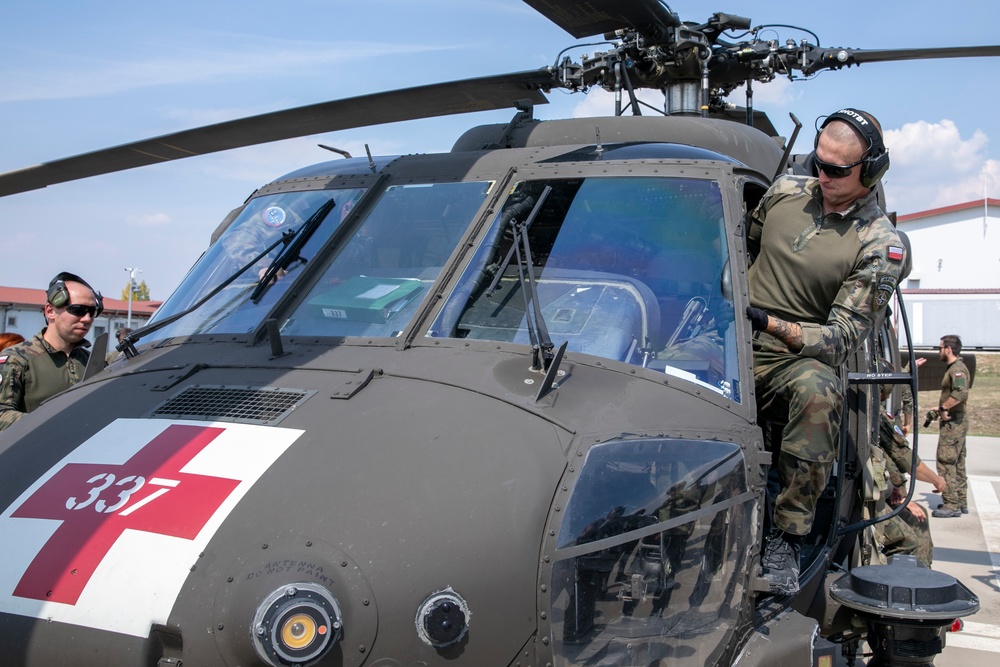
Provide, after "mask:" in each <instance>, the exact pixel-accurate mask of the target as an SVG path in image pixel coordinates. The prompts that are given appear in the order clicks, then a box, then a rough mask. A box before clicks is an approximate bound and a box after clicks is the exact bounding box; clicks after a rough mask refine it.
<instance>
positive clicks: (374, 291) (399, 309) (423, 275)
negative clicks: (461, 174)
mask: <svg viewBox="0 0 1000 667" xmlns="http://www.w3.org/2000/svg"><path fill="white" fill-rule="evenodd" d="M491 187H492V183H491V182H484V181H468V182H460V183H433V184H431V183H424V184H412V185H411V184H407V185H396V186H392V187H390V188H387V189H386V191H385V192H384V193H383V194H382V195H381V196H380V197H379V200H378V201H377V202H376V203H375V205H374V206H373V207H372V210H371V212H369V213H368V215H367V216H366V217H365V219H364V221H362V223H361V225H360V226H359V227H358V228H357V230H356V231H355V233H354V235H353V237H352V238H351V239H350V240H349V241H348V242H347V243H346V244H345V245H344V247H343V249H342V250H341V251H340V253H339V254H338V255H337V257H336V258H335V259H334V260H333V262H332V263H331V264H330V266H329V267H328V268H327V269H326V271H325V272H324V273H323V275H322V276H321V277H320V279H319V280H318V281H317V282H316V283H315V284H314V285H313V286H312V288H311V289H310V291H309V293H308V294H307V295H306V297H305V298H304V299H303V300H302V301H301V303H300V304H299V305H298V307H296V309H295V310H294V312H292V314H291V315H290V316H289V317H288V319H287V320H285V321H284V322H283V323H282V325H281V332H282V334H284V335H289V336H296V335H308V336H378V337H385V336H397V335H399V334H400V333H401V332H402V330H403V329H404V328H406V325H407V324H408V323H409V322H410V319H411V318H412V317H413V315H414V314H415V313H416V311H417V308H418V307H419V305H420V302H421V301H422V300H423V297H424V295H425V294H426V292H427V289H428V288H429V287H430V286H431V284H432V283H433V282H434V281H435V280H436V279H437V277H438V274H439V273H440V272H441V269H442V268H443V267H444V265H445V262H446V261H447V260H448V257H449V256H450V255H451V254H452V252H453V251H454V250H455V246H456V245H457V244H458V241H459V239H461V238H462V236H463V235H464V234H465V232H466V230H467V229H468V227H469V225H470V224H471V222H472V220H473V218H474V217H475V215H476V212H477V211H478V210H479V208H480V207H481V206H482V204H483V201H484V200H485V199H486V195H487V194H488V193H489V191H490V188H491Z"/></svg>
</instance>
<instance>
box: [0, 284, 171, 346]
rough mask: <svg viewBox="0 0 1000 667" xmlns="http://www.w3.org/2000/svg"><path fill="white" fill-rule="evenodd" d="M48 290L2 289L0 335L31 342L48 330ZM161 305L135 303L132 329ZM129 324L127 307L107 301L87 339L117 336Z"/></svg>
mask: <svg viewBox="0 0 1000 667" xmlns="http://www.w3.org/2000/svg"><path fill="white" fill-rule="evenodd" d="M45 300H46V299H45V290H43V289H32V288H28V287H3V286H0V333H8V332H9V333H18V334H21V335H22V336H24V337H25V338H29V339H30V338H31V337H32V336H34V335H35V334H36V333H38V331H40V330H41V328H42V327H44V326H45V312H44V308H45ZM161 303H162V302H160V301H133V302H132V328H133V329H137V328H139V327H141V326H143V325H144V324H146V323H147V322H149V318H151V317H152V316H153V314H154V313H155V312H156V309H157V308H159V306H160V304H161ZM127 322H128V303H127V302H126V301H122V300H121V299H111V298H108V297H104V312H103V313H102V314H101V315H100V317H98V318H97V319H95V320H94V325H93V326H92V327H91V329H90V333H89V334H87V339H88V340H90V342H94V339H95V338H96V337H97V336H100V335H101V334H102V333H105V332H107V333H108V334H110V335H112V336H113V335H114V334H115V332H116V331H118V329H122V328H125V325H126V323H127Z"/></svg>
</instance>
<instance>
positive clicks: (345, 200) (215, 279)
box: [150, 189, 364, 339]
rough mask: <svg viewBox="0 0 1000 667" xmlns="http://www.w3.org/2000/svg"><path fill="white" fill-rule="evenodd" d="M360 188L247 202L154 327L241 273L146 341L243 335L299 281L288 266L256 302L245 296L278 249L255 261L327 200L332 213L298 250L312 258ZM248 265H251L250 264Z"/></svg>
mask: <svg viewBox="0 0 1000 667" xmlns="http://www.w3.org/2000/svg"><path fill="white" fill-rule="evenodd" d="M362 194H364V190H363V189H350V190H314V191H309V192H289V193H283V194H276V195H265V196H262V197H258V198H256V199H252V200H250V202H248V203H247V205H246V206H245V207H244V209H243V210H242V211H241V212H240V214H239V215H238V216H237V218H236V219H235V220H234V221H233V223H232V224H231V225H230V226H229V227H228V228H227V229H226V230H225V232H223V233H222V235H221V236H220V237H219V240H218V241H216V242H215V243H214V244H212V246H211V247H210V248H209V249H208V251H207V252H206V253H205V254H204V255H203V256H202V258H201V259H200V260H199V261H198V263H197V264H195V265H194V267H193V268H192V269H191V270H190V271H189V272H188V274H187V276H186V277H185V278H184V280H183V281H182V282H181V285H180V287H178V288H177V290H176V291H175V292H174V293H173V295H171V297H170V298H169V299H168V300H167V301H166V302H165V303H164V304H163V306H162V307H161V308H160V309H159V310H158V311H157V314H156V317H155V318H154V320H153V321H154V322H155V321H157V320H161V319H164V318H166V317H168V316H170V315H173V314H174V313H178V312H181V311H183V310H185V309H187V308H190V307H191V306H193V305H194V304H196V303H198V301H199V300H200V299H202V298H203V297H204V296H205V295H207V294H208V293H209V292H211V291H212V290H213V289H215V288H216V287H217V286H219V285H220V284H222V283H223V282H225V281H226V280H227V279H228V278H230V277H231V276H233V275H234V274H235V273H237V272H238V271H240V270H241V269H244V270H243V272H242V273H241V274H240V276H239V277H238V278H237V279H236V280H234V281H233V282H232V283H231V284H229V285H228V286H227V287H226V288H225V289H223V290H222V291H221V292H220V293H219V294H217V295H215V296H214V297H212V298H211V299H210V300H209V301H208V302H206V303H205V304H204V305H202V306H201V307H199V308H198V309H197V310H195V311H194V312H192V313H190V314H188V315H187V316H185V317H183V318H181V319H179V320H178V321H176V322H174V323H172V324H170V325H168V326H166V327H164V328H163V329H161V330H159V331H157V332H154V333H153V334H151V335H150V339H162V338H168V337H171V336H185V335H191V334H201V333H247V332H250V331H252V330H253V329H254V328H256V327H257V325H259V324H260V322H261V321H262V320H263V319H264V317H265V316H266V315H267V313H268V312H269V311H270V310H271V308H272V306H273V305H274V303H275V302H276V301H277V300H278V299H279V298H280V297H281V295H283V294H284V293H285V291H286V290H287V289H288V287H289V286H290V285H291V284H292V283H293V282H294V281H295V279H296V278H297V277H298V274H299V272H300V271H301V269H302V266H303V263H302V262H296V263H293V264H291V265H290V266H289V267H288V272H287V274H284V275H282V276H281V277H279V278H278V279H277V280H276V281H275V283H274V284H273V285H272V286H271V288H270V289H269V290H268V291H267V292H266V293H265V294H264V297H263V298H262V299H261V300H260V302H259V303H257V304H254V303H252V302H250V295H251V294H252V292H253V290H254V288H255V287H256V286H257V283H258V281H259V279H260V276H261V274H262V273H263V271H264V270H266V269H267V267H268V266H270V265H271V263H272V262H273V261H274V260H275V259H276V258H277V257H278V255H279V253H280V252H281V250H282V249H283V247H284V246H283V245H282V244H279V245H278V246H277V247H275V248H273V249H272V250H271V251H270V252H267V253H266V254H265V255H264V256H263V257H260V259H259V260H258V261H256V262H253V260H254V259H256V258H257V257H258V256H260V255H261V254H262V253H264V251H265V250H266V249H267V248H268V247H269V246H271V245H273V244H274V243H275V242H276V241H278V240H279V239H281V237H282V234H285V233H289V232H292V233H295V232H298V231H299V230H300V229H301V228H302V226H303V224H304V223H305V221H306V220H308V219H309V218H310V217H311V216H312V215H313V214H314V213H316V212H317V211H318V210H319V209H320V208H321V207H322V206H323V205H324V204H326V203H327V202H328V201H329V200H330V199H333V200H334V202H335V205H334V208H333V209H332V210H331V211H330V213H329V214H328V215H327V216H326V217H325V218H324V220H323V221H322V223H321V224H320V226H319V228H318V229H317V230H316V232H315V233H314V234H313V235H312V237H311V238H310V239H309V241H308V242H307V243H306V244H305V246H304V248H303V249H302V253H301V255H302V257H303V258H305V259H307V260H308V259H312V258H314V257H315V256H316V254H317V253H318V252H319V249H320V248H321V247H322V246H323V244H324V243H325V242H326V241H327V239H329V238H330V235H331V234H333V232H334V230H336V229H337V227H339V226H340V224H341V223H342V222H343V220H344V219H345V218H346V217H347V215H348V213H349V212H350V210H351V207H352V206H353V205H354V204H355V203H356V202H357V201H358V200H359V199H360V198H361V195H362ZM251 262H253V263H252V264H251Z"/></svg>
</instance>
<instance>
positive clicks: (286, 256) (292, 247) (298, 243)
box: [250, 198, 337, 304]
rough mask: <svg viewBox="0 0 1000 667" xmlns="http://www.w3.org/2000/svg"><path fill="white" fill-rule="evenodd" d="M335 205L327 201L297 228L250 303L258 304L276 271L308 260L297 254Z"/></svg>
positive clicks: (261, 280) (266, 273) (255, 291)
mask: <svg viewBox="0 0 1000 667" xmlns="http://www.w3.org/2000/svg"><path fill="white" fill-rule="evenodd" d="M336 205H337V202H336V201H335V200H334V199H332V198H331V199H329V200H327V201H326V203H324V204H323V205H322V206H320V207H319V209H317V211H316V212H315V213H313V214H312V215H311V216H309V219H308V220H306V221H305V222H304V223H303V224H302V226H301V227H300V228H299V232H298V234H297V235H296V236H295V240H294V241H292V243H291V244H289V245H287V246H285V249H284V250H282V251H281V253H280V254H279V255H278V256H277V257H275V258H274V261H273V262H271V266H269V267H267V270H266V271H265V272H264V275H263V276H261V278H260V283H258V285H257V287H256V288H255V289H254V291H253V294H251V295H250V301H252V302H253V303H254V304H257V303H259V302H260V300H261V298H262V297H263V296H264V293H265V292H267V290H268V289H270V288H271V285H273V284H274V283H275V282H276V278H277V276H278V271H287V270H288V267H289V266H291V265H292V262H297V261H301V262H302V263H303V264H305V263H306V262H308V261H309V260H308V259H306V258H304V257H302V256H301V255H300V254H299V253H301V252H302V248H303V247H304V246H305V244H306V242H307V241H308V240H309V239H310V238H312V235H313V234H314V233H316V230H317V229H319V225H320V223H322V222H323V220H324V219H325V218H326V216H327V215H329V214H330V211H331V210H333V207H334V206H336Z"/></svg>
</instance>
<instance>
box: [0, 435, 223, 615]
mask: <svg viewBox="0 0 1000 667" xmlns="http://www.w3.org/2000/svg"><path fill="white" fill-rule="evenodd" d="M223 430H224V429H221V428H208V427H201V426H187V425H180V424H172V425H171V426H169V427H167V428H166V429H165V430H164V431H163V432H162V433H160V435H158V436H156V437H155V438H153V439H152V440H151V441H150V442H149V443H148V444H146V445H144V446H143V447H142V449H140V450H139V451H138V452H136V453H135V455H134V456H132V458H130V459H129V460H128V461H126V462H125V463H123V464H122V465H113V464H104V463H70V464H67V465H66V466H65V467H63V468H62V469H61V470H60V471H59V472H57V473H56V474H55V475H53V476H52V478H51V479H49V480H48V481H47V482H45V484H44V485H43V486H41V487H40V488H39V489H38V490H37V491H35V493H33V494H32V495H31V497H30V498H28V499H27V500H26V501H25V502H24V504H23V505H21V506H20V507H19V508H17V510H15V511H14V513H13V514H12V515H11V516H14V517H19V518H27V519H56V520H60V521H62V525H60V526H59V528H57V529H56V531H55V533H53V534H52V537H50V538H49V540H48V542H46V543H45V545H44V546H43V547H42V548H41V549H40V550H39V552H38V554H37V555H36V556H35V558H34V560H33V561H31V564H30V565H29V566H28V568H27V569H26V570H25V572H24V576H22V577H21V580H20V582H18V584H17V587H16V588H15V589H14V595H17V596H19V597H24V598H32V599H38V600H49V601H53V602H62V603H65V604H76V602H77V600H78V599H79V598H80V594H81V593H82V592H83V589H84V588H85V587H86V585H87V582H88V581H90V578H91V577H92V576H93V574H94V572H95V571H96V570H97V567H98V566H99V565H100V564H101V561H102V560H104V557H105V556H106V555H107V554H108V551H109V550H110V549H111V547H112V546H113V545H114V544H115V542H116V541H117V540H118V538H119V537H120V536H121V534H122V533H123V532H124V531H125V530H139V531H145V532H149V533H157V534H160V535H169V536H172V537H179V538H184V539H188V540H192V539H194V538H195V537H196V536H197V535H198V533H199V532H201V529H202V528H203V527H204V526H205V524H206V523H207V522H208V520H209V519H210V518H211V517H212V515H213V514H214V513H215V511H216V510H217V509H218V508H219V506H220V505H222V503H223V502H225V500H226V498H228V497H229V494H230V493H232V491H233V489H235V488H236V487H237V486H238V485H239V483H240V482H239V480H232V479H226V478H223V477H209V476H205V475H194V474H190V473H182V472H181V468H183V467H184V466H185V465H187V463H188V462H189V461H190V460H191V459H193V458H194V457H195V456H196V455H197V454H198V453H199V452H201V451H202V450H203V449H204V448H205V447H206V446H207V445H208V444H209V443H210V442H212V441H213V440H215V438H216V437H218V436H219V434H221V433H222V431H223Z"/></svg>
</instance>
